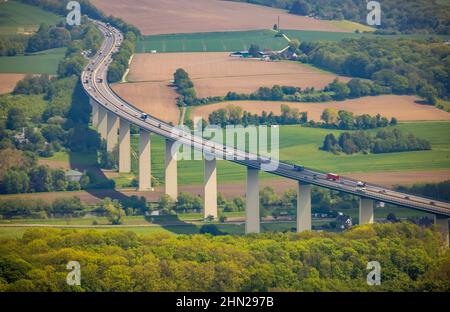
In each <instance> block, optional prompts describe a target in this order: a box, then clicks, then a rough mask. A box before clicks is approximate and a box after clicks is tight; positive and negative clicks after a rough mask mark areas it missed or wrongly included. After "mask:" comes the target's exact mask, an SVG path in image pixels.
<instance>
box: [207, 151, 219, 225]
mask: <svg viewBox="0 0 450 312" xmlns="http://www.w3.org/2000/svg"><path fill="white" fill-rule="evenodd" d="M203 200H204V208H203V217H204V219H206V218H208V217H209V216H212V217H214V219H217V217H218V214H217V164H216V159H215V158H214V159H212V160H208V159H206V158H205V180H204V194H203Z"/></svg>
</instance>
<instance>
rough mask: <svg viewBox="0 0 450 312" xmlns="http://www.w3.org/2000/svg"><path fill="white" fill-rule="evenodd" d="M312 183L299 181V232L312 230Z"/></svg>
mask: <svg viewBox="0 0 450 312" xmlns="http://www.w3.org/2000/svg"><path fill="white" fill-rule="evenodd" d="M311 229H312V225H311V184H308V183H303V182H298V189H297V232H299V233H300V232H303V231H311Z"/></svg>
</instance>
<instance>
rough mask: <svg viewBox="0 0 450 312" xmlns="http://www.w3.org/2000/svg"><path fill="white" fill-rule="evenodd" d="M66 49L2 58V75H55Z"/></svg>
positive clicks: (0, 59) (0, 62) (0, 68)
mask: <svg viewBox="0 0 450 312" xmlns="http://www.w3.org/2000/svg"><path fill="white" fill-rule="evenodd" d="M65 53H66V48H57V49H50V50H45V51H41V52H37V53H33V54H29V55H19V56H3V57H0V73H16V74H48V75H55V74H56V71H57V69H58V64H59V62H60V61H61V60H62V59H63V58H64V54H65Z"/></svg>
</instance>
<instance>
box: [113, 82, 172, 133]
mask: <svg viewBox="0 0 450 312" xmlns="http://www.w3.org/2000/svg"><path fill="white" fill-rule="evenodd" d="M113 89H114V91H115V92H117V93H118V94H119V95H120V96H121V97H123V98H124V99H127V101H129V102H131V103H133V105H134V106H136V107H137V108H139V109H141V110H143V111H145V112H146V113H148V114H150V115H152V116H154V117H157V118H159V119H162V120H164V121H166V122H172V123H173V124H178V121H179V116H180V111H179V109H178V107H177V105H176V98H177V96H178V95H177V93H176V92H175V90H174V89H172V88H171V87H169V86H168V83H165V82H163V83H161V82H139V83H123V84H115V85H114V86H113Z"/></svg>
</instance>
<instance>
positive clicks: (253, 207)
mask: <svg viewBox="0 0 450 312" xmlns="http://www.w3.org/2000/svg"><path fill="white" fill-rule="evenodd" d="M246 199H247V206H246V209H245V210H246V219H245V234H249V233H259V232H260V231H261V229H260V217H259V170H258V169H254V168H248V167H247V193H246Z"/></svg>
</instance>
